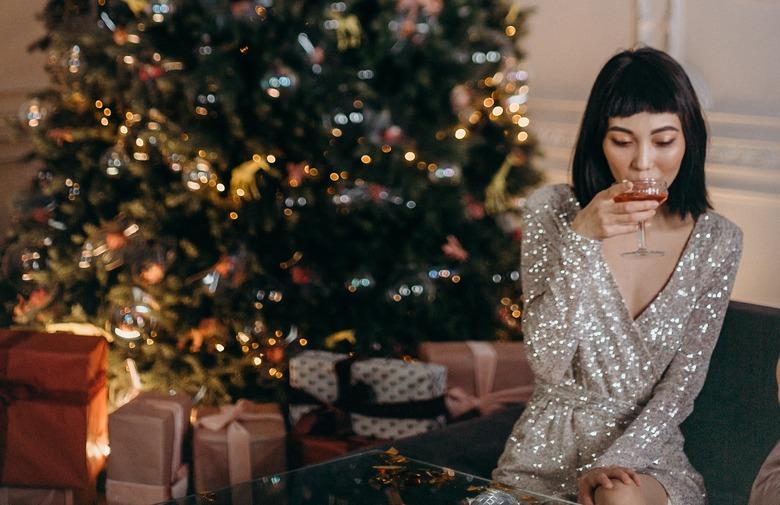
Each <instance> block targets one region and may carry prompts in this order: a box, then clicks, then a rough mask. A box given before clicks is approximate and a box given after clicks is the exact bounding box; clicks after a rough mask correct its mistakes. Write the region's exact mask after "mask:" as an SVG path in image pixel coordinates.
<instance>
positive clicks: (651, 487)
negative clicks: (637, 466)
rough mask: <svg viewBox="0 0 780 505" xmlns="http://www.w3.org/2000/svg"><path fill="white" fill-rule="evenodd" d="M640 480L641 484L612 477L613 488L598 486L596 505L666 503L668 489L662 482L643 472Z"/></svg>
mask: <svg viewBox="0 0 780 505" xmlns="http://www.w3.org/2000/svg"><path fill="white" fill-rule="evenodd" d="M639 482H640V483H641V484H642V485H641V486H637V485H635V484H628V485H627V484H623V483H622V482H621V481H619V480H615V479H612V489H607V488H605V487H603V486H601V487H598V488H596V505H666V503H667V501H668V498H667V496H666V490H665V489H664V487H663V486H662V485H661V483H660V482H658V481H657V480H655V479H654V478H652V477H650V476H649V475H644V474H641V473H640V474H639ZM672 505H679V504H672Z"/></svg>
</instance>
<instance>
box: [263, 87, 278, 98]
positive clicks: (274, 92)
mask: <svg viewBox="0 0 780 505" xmlns="http://www.w3.org/2000/svg"><path fill="white" fill-rule="evenodd" d="M266 93H268V96H270V97H271V98H279V95H280V93H279V90H278V89H276V88H268V90H267V91H266Z"/></svg>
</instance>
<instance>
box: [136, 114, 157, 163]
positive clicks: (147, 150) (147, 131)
mask: <svg viewBox="0 0 780 505" xmlns="http://www.w3.org/2000/svg"><path fill="white" fill-rule="evenodd" d="M165 140H166V137H165V134H164V133H163V132H162V127H161V126H160V123H158V122H156V121H149V122H148V123H146V126H145V127H144V129H143V130H141V131H140V132H139V133H138V135H137V136H136V137H135V139H134V140H133V141H132V143H131V145H130V147H131V149H130V150H131V152H132V156H133V160H135V161H140V162H155V163H156V162H159V159H160V148H161V147H162V146H163V145H164V143H165Z"/></svg>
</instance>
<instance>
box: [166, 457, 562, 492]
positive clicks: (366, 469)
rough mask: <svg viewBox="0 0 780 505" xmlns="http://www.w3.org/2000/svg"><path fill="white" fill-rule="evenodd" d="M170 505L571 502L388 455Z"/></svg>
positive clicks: (307, 470)
mask: <svg viewBox="0 0 780 505" xmlns="http://www.w3.org/2000/svg"><path fill="white" fill-rule="evenodd" d="M166 503H167V504H168V505H260V504H273V505H309V504H311V505H314V504H324V505H380V504H381V505H417V504H421V505H422V504H426V505H427V504H452V505H469V504H471V505H516V504H520V505H529V504H533V505H559V504H573V502H570V501H566V500H562V499H558V498H551V497H549V496H544V495H540V494H536V493H532V492H529V491H524V490H520V489H512V488H509V487H506V486H503V485H500V484H496V483H494V482H491V481H489V480H487V479H483V478H481V477H477V476H474V475H469V474H466V473H462V472H457V471H454V470H451V469H448V468H444V467H441V466H437V465H433V464H430V463H425V462H423V461H417V460H414V459H411V458H407V457H405V456H403V455H401V454H398V453H397V452H396V451H394V450H392V449H391V450H390V451H386V452H385V451H378V450H373V451H367V452H363V453H360V454H357V455H353V456H348V457H344V458H341V459H337V460H333V461H328V462H327V463H321V464H319V465H313V466H308V467H305V468H301V469H298V470H293V471H291V472H285V473H281V474H278V475H270V476H267V477H263V478H260V479H257V480H254V481H251V482H246V483H243V484H238V485H235V486H231V487H228V488H224V489H221V490H218V491H214V492H210V493H203V494H200V495H193V496H188V497H185V498H181V499H178V500H172V501H169V502H166Z"/></svg>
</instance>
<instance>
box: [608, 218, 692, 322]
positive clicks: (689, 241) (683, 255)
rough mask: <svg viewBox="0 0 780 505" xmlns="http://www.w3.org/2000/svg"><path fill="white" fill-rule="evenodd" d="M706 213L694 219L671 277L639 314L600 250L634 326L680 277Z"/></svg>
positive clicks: (612, 284)
mask: <svg viewBox="0 0 780 505" xmlns="http://www.w3.org/2000/svg"><path fill="white" fill-rule="evenodd" d="M706 214H707V213H706V212H705V213H703V214H702V215H701V216H699V217H698V218H697V219H696V220H695V221H694V223H693V227H692V228H691V231H690V233H689V234H688V238H687V239H686V240H685V246H683V249H682V252H680V256H679V257H678V258H677V261H676V262H675V264H674V268H673V269H672V273H671V274H669V277H668V278H667V279H666V282H665V283H664V285H663V286H662V287H661V289H660V290H659V291H658V293H656V294H655V296H654V297H653V298H652V299H651V300H650V302H649V303H648V304H647V305H645V306H644V308H643V309H642V310H641V311H639V314H637V315H636V317H631V311H630V310H629V308H628V304H627V303H626V299H625V297H624V296H623V293H622V292H621V291H620V287H619V286H618V283H617V280H616V279H615V275H614V274H613V273H612V269H611V268H610V266H609V263H608V262H607V260H606V258H605V257H604V251H603V249H601V250H600V251H599V259H600V261H601V263H602V266H603V267H604V269H605V270H606V271H607V278H608V279H609V283H610V285H611V287H612V289H613V290H614V292H615V294H616V295H617V298H618V300H619V304H620V306H621V307H622V310H623V315H624V316H625V318H626V320H627V321H628V322H629V323H631V325H632V326H636V325H637V324H639V323H640V321H641V320H642V319H643V318H644V316H645V315H646V314H647V313H648V312H650V309H651V307H653V306H654V305H655V304H656V303H657V302H658V301H659V300H660V299H661V297H662V296H664V295H665V294H666V291H668V290H669V289H671V286H672V284H673V283H674V281H675V280H676V279H677V277H678V272H679V271H680V270H682V263H683V262H684V261H685V259H686V256H688V253H689V251H690V249H691V246H692V243H693V241H694V240H695V239H696V236H697V233H698V228H699V223H701V222H702V221H703V218H705V217H706Z"/></svg>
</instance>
